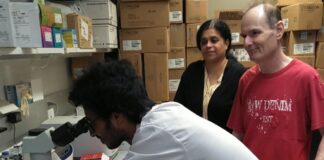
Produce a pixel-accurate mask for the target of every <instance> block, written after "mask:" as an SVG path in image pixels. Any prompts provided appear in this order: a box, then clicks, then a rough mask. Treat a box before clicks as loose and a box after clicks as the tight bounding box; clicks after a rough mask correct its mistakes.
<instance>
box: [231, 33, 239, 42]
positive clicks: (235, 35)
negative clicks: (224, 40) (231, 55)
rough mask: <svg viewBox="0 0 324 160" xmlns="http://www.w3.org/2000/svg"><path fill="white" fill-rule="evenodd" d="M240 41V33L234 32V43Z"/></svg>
mask: <svg viewBox="0 0 324 160" xmlns="http://www.w3.org/2000/svg"><path fill="white" fill-rule="evenodd" d="M239 42H240V33H238V32H234V33H233V32H232V43H239Z"/></svg>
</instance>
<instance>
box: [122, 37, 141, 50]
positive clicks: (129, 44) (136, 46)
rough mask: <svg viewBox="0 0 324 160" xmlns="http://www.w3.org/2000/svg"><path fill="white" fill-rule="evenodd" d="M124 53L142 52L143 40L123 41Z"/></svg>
mask: <svg viewBox="0 0 324 160" xmlns="http://www.w3.org/2000/svg"><path fill="white" fill-rule="evenodd" d="M123 50H124V51H140V50H142V41H141V40H123Z"/></svg>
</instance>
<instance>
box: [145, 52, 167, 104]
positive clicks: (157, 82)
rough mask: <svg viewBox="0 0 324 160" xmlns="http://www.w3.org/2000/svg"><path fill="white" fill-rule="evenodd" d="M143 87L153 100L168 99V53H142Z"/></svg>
mask: <svg viewBox="0 0 324 160" xmlns="http://www.w3.org/2000/svg"><path fill="white" fill-rule="evenodd" d="M144 71H145V87H146V91H147V94H148V96H149V97H150V98H151V99H152V100H154V101H168V100H169V72H168V54H167V53H164V54H156V53H145V54H144Z"/></svg>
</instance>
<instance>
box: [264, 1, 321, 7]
mask: <svg viewBox="0 0 324 160" xmlns="http://www.w3.org/2000/svg"><path fill="white" fill-rule="evenodd" d="M268 1H270V2H271V1H272V2H271V4H275V5H277V6H289V5H293V4H296V3H304V2H322V1H321V0H268Z"/></svg>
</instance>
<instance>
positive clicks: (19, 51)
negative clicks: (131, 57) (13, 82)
mask: <svg viewBox="0 0 324 160" xmlns="http://www.w3.org/2000/svg"><path fill="white" fill-rule="evenodd" d="M109 51H110V49H109V48H93V49H81V48H20V47H16V48H15V47H12V48H9V47H8V48H0V56H10V55H48V54H60V55H67V56H78V55H79V54H80V56H82V55H84V54H91V53H96V52H109Z"/></svg>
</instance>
